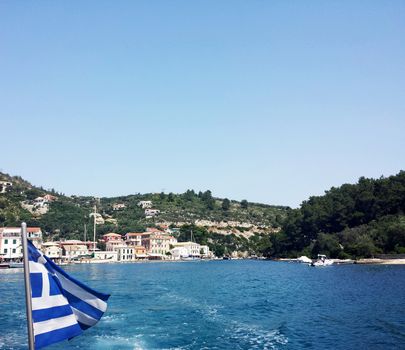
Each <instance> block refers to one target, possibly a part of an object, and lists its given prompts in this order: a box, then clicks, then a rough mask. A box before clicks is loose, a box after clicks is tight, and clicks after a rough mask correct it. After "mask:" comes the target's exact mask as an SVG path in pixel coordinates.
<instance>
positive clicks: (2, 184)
mask: <svg viewBox="0 0 405 350" xmlns="http://www.w3.org/2000/svg"><path fill="white" fill-rule="evenodd" d="M11 186H13V183H12V182H9V181H0V193H6V191H7V189H8V188H10V187H11Z"/></svg>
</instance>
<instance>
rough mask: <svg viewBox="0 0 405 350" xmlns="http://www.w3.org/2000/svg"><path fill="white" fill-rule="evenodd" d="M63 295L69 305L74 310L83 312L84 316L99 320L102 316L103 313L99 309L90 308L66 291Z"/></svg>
mask: <svg viewBox="0 0 405 350" xmlns="http://www.w3.org/2000/svg"><path fill="white" fill-rule="evenodd" d="M64 294H65V296H66V298H67V299H68V301H69V304H70V305H71V306H72V307H74V308H75V309H77V310H79V311H81V312H84V313H85V314H87V315H89V316H91V317H93V318H95V319H97V320H99V319H100V318H101V316H103V312H102V311H100V310H99V309H97V308H95V307H93V306H91V305H90V304H87V303H86V302H85V301H84V300H81V299H79V298H77V297H76V296H74V295H73V294H70V293H69V292H68V291H66V290H65V291H64Z"/></svg>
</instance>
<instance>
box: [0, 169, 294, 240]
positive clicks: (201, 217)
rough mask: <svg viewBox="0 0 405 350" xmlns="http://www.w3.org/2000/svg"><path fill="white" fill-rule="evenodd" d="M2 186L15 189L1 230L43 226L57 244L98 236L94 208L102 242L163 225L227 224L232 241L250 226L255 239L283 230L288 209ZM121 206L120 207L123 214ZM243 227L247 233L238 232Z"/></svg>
mask: <svg viewBox="0 0 405 350" xmlns="http://www.w3.org/2000/svg"><path fill="white" fill-rule="evenodd" d="M0 180H1V181H8V182H10V183H12V185H11V186H8V187H7V188H6V189H5V190H4V193H1V194H0V226H18V225H20V223H21V221H26V222H27V224H28V225H30V226H40V227H41V228H42V229H43V231H45V232H46V234H47V235H48V236H49V238H52V239H59V238H83V235H84V226H85V225H86V228H87V231H88V232H92V231H93V219H92V217H90V214H91V213H92V211H93V210H94V205H96V206H97V212H98V213H100V215H101V220H102V223H101V224H98V225H97V233H98V235H99V236H100V235H102V234H104V233H106V232H117V233H122V234H124V233H126V232H134V231H135V232H136V231H143V230H145V229H146V228H147V227H155V226H156V225H157V224H161V223H169V224H172V225H173V226H176V225H181V226H183V225H193V224H194V223H195V222H198V221H205V222H209V223H215V222H218V223H219V222H222V225H223V223H224V222H225V223H226V222H229V223H230V227H229V230H228V232H229V233H230V235H231V231H232V230H233V231H236V232H237V233H243V232H244V231H245V230H247V228H246V226H249V225H251V228H249V229H250V230H253V231H252V233H256V232H254V230H256V228H257V230H258V231H260V232H263V231H266V230H267V231H268V232H270V231H271V230H272V229H276V228H278V227H280V226H281V224H282V222H283V220H284V219H285V217H286V213H287V209H288V208H287V207H282V206H271V205H265V204H257V203H249V202H248V201H246V200H244V201H241V202H238V201H233V200H229V199H227V198H225V199H220V198H215V197H214V196H213V195H212V193H211V191H209V190H207V191H205V192H199V193H195V192H194V191H193V190H188V191H186V192H185V193H183V194H174V193H168V194H166V193H156V194H134V195H128V196H121V197H114V198H106V197H104V198H94V197H85V196H71V197H68V196H65V195H63V194H62V193H58V192H56V191H55V190H53V189H52V190H45V189H43V188H38V187H35V186H33V185H31V184H30V183H29V182H27V181H25V180H23V179H22V178H20V177H11V176H9V175H7V174H3V173H0ZM0 191H1V189H0ZM45 195H51V196H54V197H55V198H56V199H55V200H52V201H50V202H49V203H46V204H45V205H43V206H40V205H37V204H36V203H37V200H36V199H38V198H40V197H43V196H45ZM140 201H150V202H151V203H152V204H151V205H152V206H153V209H156V210H158V211H159V214H158V215H156V216H153V217H148V216H147V215H146V214H145V209H144V208H142V207H141V206H139V202H140ZM40 204H41V203H40ZM117 205H118V206H120V207H119V208H118V209H117ZM239 224H240V225H241V226H243V227H238V226H237V225H239ZM231 226H232V227H231ZM222 231H223V230H222ZM225 231H226V227H225ZM233 231H232V232H233ZM232 236H234V235H232Z"/></svg>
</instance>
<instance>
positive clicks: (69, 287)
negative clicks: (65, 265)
mask: <svg viewBox="0 0 405 350" xmlns="http://www.w3.org/2000/svg"><path fill="white" fill-rule="evenodd" d="M56 276H57V277H58V279H59V282H60V283H61V285H62V288H63V289H64V290H65V291H67V292H69V293H70V294H71V295H74V296H75V297H76V298H78V299H81V300H84V301H85V302H86V303H88V304H90V305H91V306H93V307H94V308H97V309H99V310H100V311H102V312H104V311H105V310H106V309H107V303H106V302H105V301H103V300H100V299H97V298H96V297H95V296H94V295H93V294H91V293H89V292H88V291H86V290H83V289H81V288H78V286H77V285H75V284H74V283H73V282H72V281H71V280H69V279H68V278H66V277H65V276H63V275H62V274H60V273H59V272H56Z"/></svg>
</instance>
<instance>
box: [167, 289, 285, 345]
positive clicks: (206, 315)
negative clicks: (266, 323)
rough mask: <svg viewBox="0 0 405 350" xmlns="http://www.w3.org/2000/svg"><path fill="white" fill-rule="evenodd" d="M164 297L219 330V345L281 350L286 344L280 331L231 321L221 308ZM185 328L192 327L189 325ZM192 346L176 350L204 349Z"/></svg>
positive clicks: (183, 298) (186, 298)
mask: <svg viewBox="0 0 405 350" xmlns="http://www.w3.org/2000/svg"><path fill="white" fill-rule="evenodd" d="M166 297H168V298H170V299H171V300H172V301H175V302H176V303H179V304H180V305H183V307H187V308H190V309H192V310H193V311H194V312H197V313H198V314H199V315H200V316H201V317H202V318H203V319H204V321H205V322H207V323H211V324H213V325H212V326H213V327H212V328H214V329H218V330H221V331H220V333H221V334H220V335H218V336H217V337H216V340H217V341H218V343H219V344H222V343H223V342H224V341H226V342H229V343H230V344H232V348H234V349H247V348H249V349H268V350H269V349H281V348H282V347H284V345H286V344H287V343H288V338H287V337H286V336H285V335H284V334H283V333H282V331H281V330H280V329H266V328H264V327H262V326H260V325H256V324H247V323H244V322H241V321H237V320H232V319H231V317H229V316H227V315H225V314H224V312H221V311H222V309H223V306H221V305H210V304H208V303H204V302H202V303H200V302H197V301H196V300H194V299H191V298H188V297H184V296H181V295H178V294H175V293H168V294H166ZM187 326H189V327H192V324H191V323H187ZM193 333H194V332H193ZM195 343H196V342H195V341H194V342H193V343H192V344H189V345H187V346H183V347H180V348H176V349H182V350H183V349H184V350H185V349H194V348H197V347H198V348H204V346H201V345H203V343H202V344H195Z"/></svg>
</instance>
